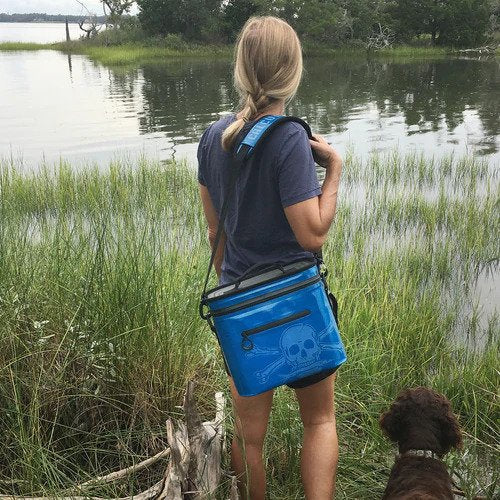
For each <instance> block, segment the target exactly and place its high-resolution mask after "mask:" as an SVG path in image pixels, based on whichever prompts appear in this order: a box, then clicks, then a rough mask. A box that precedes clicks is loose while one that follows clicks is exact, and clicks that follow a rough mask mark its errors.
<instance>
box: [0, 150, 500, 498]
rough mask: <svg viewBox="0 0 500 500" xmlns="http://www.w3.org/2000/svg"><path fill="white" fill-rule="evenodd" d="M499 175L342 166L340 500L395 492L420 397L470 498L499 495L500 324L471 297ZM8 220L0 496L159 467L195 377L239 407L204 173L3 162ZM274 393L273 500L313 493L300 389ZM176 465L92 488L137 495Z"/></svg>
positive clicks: (336, 271)
mask: <svg viewBox="0 0 500 500" xmlns="http://www.w3.org/2000/svg"><path fill="white" fill-rule="evenodd" d="M496 172H497V171H496V170H495V169H493V168H491V166H488V165H487V164H486V163H484V162H481V161H478V160H476V159H474V158H470V157H467V158H444V159H441V160H436V159H430V158H425V157H423V156H420V155H406V156H404V155H402V154H400V153H398V152H397V151H394V152H392V153H390V154H387V155H383V156H380V155H373V156H371V157H370V158H369V159H367V160H361V159H359V158H357V157H356V156H355V155H350V156H348V158H347V160H346V166H345V170H344V177H343V180H344V182H343V185H342V191H341V194H340V200H339V209H338V214H337V217H336V220H335V222H334V225H333V226H332V229H331V232H330V235H329V240H328V242H327V245H326V248H325V250H324V252H325V255H326V260H327V264H328V267H329V270H330V276H329V281H330V285H331V287H332V289H333V290H334V292H335V294H336V295H337V297H338V300H339V311H340V328H341V332H342V335H343V339H344V342H345V345H346V349H347V352H348V357H349V359H348V363H346V364H345V365H344V366H343V367H342V369H341V371H340V373H339V377H338V383H337V390H336V401H337V408H338V411H337V419H338V427H339V439H340V449H341V453H340V457H341V458H340V464H339V471H338V498H348V499H353V498H356V499H358V498H359V499H364V498H367V499H368V498H374V497H377V496H379V495H380V493H381V491H382V489H383V486H384V484H385V482H386V480H387V474H388V471H389V468H390V466H391V465H392V461H393V455H392V451H393V448H392V446H391V444H390V443H389V442H387V440H386V439H384V438H383V436H382V435H381V432H380V430H379V428H378V423H377V422H378V417H379V415H380V413H381V412H382V411H383V410H384V409H386V408H387V406H388V404H389V403H390V402H391V401H392V400H393V399H394V397H395V396H396V394H397V393H398V391H399V390H400V389H402V388H405V387H409V386H415V385H421V384H424V385H429V386H432V387H434V388H436V389H437V390H439V391H442V392H443V393H445V394H446V395H447V396H448V398H449V399H450V400H451V402H452V405H453V408H454V410H455V412H456V413H457V414H458V415H459V417H460V421H461V423H462V425H463V427H464V430H465V432H466V447H465V450H463V451H461V452H454V453H452V454H451V455H450V456H449V458H448V462H449V465H450V467H451V468H452V470H453V471H454V472H455V473H457V474H458V475H459V477H460V479H458V480H457V481H458V482H459V486H460V487H461V488H462V489H463V490H464V491H466V492H467V494H468V495H473V494H477V493H478V492H483V494H488V495H493V491H494V489H495V482H496V480H497V479H498V477H497V474H498V473H497V471H498V470H499V468H498V460H497V459H496V458H495V457H496V455H495V451H496V450H495V447H496V446H497V444H498V439H499V436H498V420H499V416H500V415H499V412H498V400H497V397H498V395H497V390H498V348H499V347H500V341H499V336H498V318H497V317H493V318H490V319H489V320H488V327H487V331H483V330H482V329H481V327H480V322H478V317H479V315H480V310H475V311H471V310H470V307H469V302H470V297H468V296H467V286H466V284H467V283H472V282H473V280H474V277H475V276H476V274H477V272H478V270H484V269H485V268H489V269H493V270H495V269H496V266H497V265H498V257H499V249H498V234H499V220H498V213H497V211H498V203H499V194H500V193H499V187H498V186H499V183H498V177H497V173H496ZM360 192H362V193H363V196H359V193H360ZM0 221H1V223H0V257H1V260H0V401H1V404H2V408H1V409H2V411H1V413H0V433H1V435H2V438H3V447H2V455H1V457H0V485H1V486H0V493H16V494H36V495H43V494H54V493H55V492H57V491H61V490H62V489H64V488H67V487H69V486H71V485H72V484H74V483H76V482H82V481H84V480H85V479H88V478H90V477H94V476H96V475H98V474H103V473H106V472H109V471H111V470H115V469H119V468H122V467H125V466H128V465H131V464H133V463H134V462H138V461H140V460H141V459H144V458H145V457H146V456H151V455H152V454H154V453H156V452H158V451H159V450H160V449H162V448H163V447H164V446H165V432H164V423H165V420H166V419H167V418H168V417H169V416H174V417H176V416H179V409H178V405H179V404H180V403H181V400H182V394H183V390H184V387H185V385H186V382H187V381H188V380H189V379H191V378H195V379H196V380H197V382H198V388H197V397H198V399H199V406H200V408H201V409H202V412H203V414H204V415H205V416H206V417H207V418H210V417H211V416H212V413H213V394H214V391H216V390H219V389H222V390H224V391H225V392H226V394H228V393H227V384H226V380H225V374H224V371H223V366H222V364H221V359H220V355H219V354H218V347H217V343H216V341H215V339H214V338H213V336H212V334H211V333H210V331H209V330H208V329H207V327H206V325H205V324H203V322H202V321H201V320H200V319H199V318H198V316H197V302H198V296H199V293H200V290H201V287H202V282H203V278H204V273H205V268H206V267H205V266H206V264H207V261H208V257H209V251H208V244H207V242H206V238H205V223H204V220H203V217H202V212H201V208H200V203H199V200H198V191H197V183H196V179H195V175H194V173H193V170H192V168H190V167H189V166H188V165H186V164H184V163H175V162H166V163H159V162H155V161H151V160H148V159H146V158H142V159H139V160H138V161H137V162H130V161H128V162H127V161H122V162H120V161H116V162H114V163H112V164H110V166H109V168H107V169H104V170H103V169H100V168H98V167H96V166H88V167H87V168H85V169H81V170H76V169H73V168H72V167H71V165H70V164H67V163H65V162H63V161H61V162H60V163H58V164H57V165H46V164H44V165H41V166H40V168H39V169H38V170H37V171H34V172H27V170H26V169H25V168H24V167H23V165H21V164H19V163H16V162H15V161H13V160H4V161H2V162H0ZM445 299H446V300H445ZM464 318H465V319H466V320H465V321H464ZM458 319H461V320H462V321H461V324H462V325H464V326H463V327H462V329H461V330H457V326H456V325H457V324H458ZM466 338H468V341H467V342H466ZM480 339H482V340H481V345H480V347H479V346H478V344H477V342H476V341H479V340H480ZM275 398H276V399H275V405H274V411H273V414H272V418H271V423H270V429H269V434H268V441H267V444H266V465H267V471H268V475H269V482H270V485H269V491H270V497H271V498H273V499H278V498H282V499H293V498H302V493H301V487H300V479H299V469H298V467H299V453H300V439H301V426H300V422H299V420H298V413H297V405H296V402H295V400H294V397H293V393H292V391H290V390H288V389H279V390H278V391H277V393H276V397H275ZM227 426H228V429H229V432H230V431H231V427H232V419H231V416H230V415H229V416H228V419H227ZM162 467H164V464H158V466H157V467H154V468H151V469H150V470H147V471H144V472H142V473H141V474H138V475H137V476H135V477H133V478H131V479H130V481H129V482H121V483H120V482H118V483H117V484H112V485H106V486H105V485H103V486H102V487H99V488H96V490H95V491H94V493H95V494H96V495H100V496H109V497H116V496H125V495H127V494H132V493H134V492H137V491H140V490H142V489H144V488H145V486H146V485H151V484H153V482H155V481H157V480H158V479H159V478H160V477H161V474H162ZM491 498H493V496H491Z"/></svg>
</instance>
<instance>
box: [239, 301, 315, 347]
mask: <svg viewBox="0 0 500 500" xmlns="http://www.w3.org/2000/svg"><path fill="white" fill-rule="evenodd" d="M309 314H311V311H310V310H309V309H304V310H303V311H300V312H298V313H295V314H290V315H289V316H285V317H284V318H281V319H277V320H275V321H271V322H269V323H266V324H265V325H261V326H257V327H255V328H251V329H250V330H244V331H243V332H241V336H242V337H243V338H242V339H241V348H242V349H244V350H245V351H250V350H251V349H253V342H252V340H251V339H250V338H249V337H248V336H249V335H255V334H256V333H262V332H264V331H265V330H270V329H271V328H275V327H277V326H281V325H285V324H286V323H290V322H291V321H294V320H296V319H300V318H303V317H304V316H308V315H309Z"/></svg>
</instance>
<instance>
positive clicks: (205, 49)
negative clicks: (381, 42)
mask: <svg viewBox="0 0 500 500" xmlns="http://www.w3.org/2000/svg"><path fill="white" fill-rule="evenodd" d="M16 50H59V51H62V52H64V53H68V54H84V55H87V56H89V57H90V58H92V59H94V60H96V61H98V62H101V63H102V64H107V65H114V66H117V65H137V64H140V63H148V62H154V61H160V60H162V59H164V58H170V57H204V56H211V57H214V56H215V57H223V58H230V57H232V54H233V46H232V45H198V44H186V43H184V42H182V43H178V40H177V39H176V40H174V43H172V44H169V43H168V41H167V42H158V43H157V44H155V42H154V41H150V42H148V43H142V42H134V43H122V44H117V45H109V46H106V45H102V44H99V43H94V42H90V43H89V42H81V41H75V42H69V43H67V42H60V43H53V44H36V43H21V42H4V43H0V51H16ZM304 55H305V57H306V58H307V57H339V58H345V57H348V58H366V57H388V58H406V59H409V58H415V59H426V58H427V59H438V58H444V57H450V56H453V55H454V53H453V51H452V49H450V48H446V47H411V46H397V47H394V48H389V49H383V50H379V51H376V52H371V53H369V54H368V53H367V51H366V50H365V49H362V48H349V47H345V48H331V47H326V46H320V45H310V44H304ZM497 55H500V49H497Z"/></svg>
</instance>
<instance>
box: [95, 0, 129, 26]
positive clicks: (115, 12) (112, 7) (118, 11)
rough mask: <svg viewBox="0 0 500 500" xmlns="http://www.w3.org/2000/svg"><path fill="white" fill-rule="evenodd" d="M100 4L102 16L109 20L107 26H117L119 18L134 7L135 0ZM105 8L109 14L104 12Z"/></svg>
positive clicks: (103, 1)
mask: <svg viewBox="0 0 500 500" xmlns="http://www.w3.org/2000/svg"><path fill="white" fill-rule="evenodd" d="M101 2H102V8H103V10H104V14H105V15H106V16H107V17H108V20H109V22H108V23H107V24H108V25H109V24H112V25H114V26H118V25H119V24H120V19H121V17H122V16H123V14H126V13H127V12H130V8H131V7H132V5H134V3H135V0H101ZM106 7H107V8H108V10H109V12H106Z"/></svg>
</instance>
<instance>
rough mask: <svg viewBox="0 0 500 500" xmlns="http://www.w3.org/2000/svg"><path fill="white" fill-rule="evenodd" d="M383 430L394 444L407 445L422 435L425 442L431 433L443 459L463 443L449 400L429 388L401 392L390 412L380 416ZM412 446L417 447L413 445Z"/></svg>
mask: <svg viewBox="0 0 500 500" xmlns="http://www.w3.org/2000/svg"><path fill="white" fill-rule="evenodd" d="M380 427H381V428H382V430H383V431H384V432H385V433H386V434H387V436H388V437H389V439H391V441H394V442H397V443H399V444H400V446H401V444H404V443H405V442H406V440H407V439H409V436H410V434H411V436H412V439H415V437H417V438H418V435H419V432H420V433H421V434H422V441H425V439H426V438H428V437H429V436H428V434H429V433H432V435H433V436H434V438H435V439H436V441H437V443H438V445H439V449H438V450H435V451H436V453H438V455H440V456H443V455H445V454H446V453H448V452H449V451H450V450H451V449H452V448H459V447H460V446H461V444H462V433H461V432H460V425H459V423H458V420H457V418H456V417H455V415H454V414H453V411H452V409H451V405H450V402H449V401H448V399H447V398H446V397H445V396H443V395H442V394H439V393H438V392H436V391H433V390H432V389H428V388H427V387H415V388H413V389H406V390H404V391H402V392H401V393H400V394H399V396H398V397H397V398H396V400H395V401H394V403H392V405H391V407H390V408H389V410H388V411H386V412H385V413H384V414H383V415H382V416H381V417H380ZM412 446H415V445H413V444H412Z"/></svg>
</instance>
